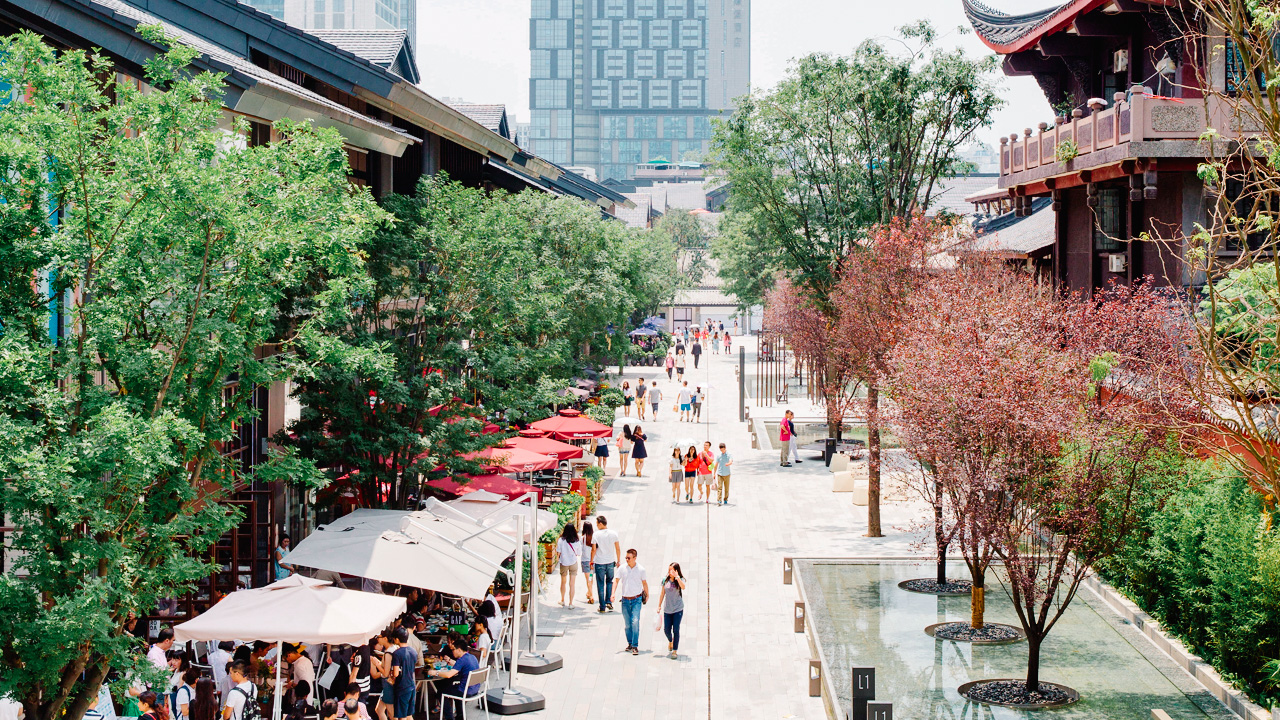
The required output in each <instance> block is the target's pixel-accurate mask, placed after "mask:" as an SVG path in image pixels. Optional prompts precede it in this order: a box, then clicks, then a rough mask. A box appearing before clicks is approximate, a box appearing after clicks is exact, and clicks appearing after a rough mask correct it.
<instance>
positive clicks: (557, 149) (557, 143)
mask: <svg viewBox="0 0 1280 720" xmlns="http://www.w3.org/2000/svg"><path fill="white" fill-rule="evenodd" d="M536 147H537V148H538V149H537V154H538V155H541V156H542V157H544V158H546V159H547V160H550V161H551V162H553V163H567V162H569V141H568V140H539V141H538V142H537V145H536Z"/></svg>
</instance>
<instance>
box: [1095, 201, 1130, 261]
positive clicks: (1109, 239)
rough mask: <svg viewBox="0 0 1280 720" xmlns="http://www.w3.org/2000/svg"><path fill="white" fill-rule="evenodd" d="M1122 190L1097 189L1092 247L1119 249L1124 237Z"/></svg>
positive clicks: (1096, 248)
mask: <svg viewBox="0 0 1280 720" xmlns="http://www.w3.org/2000/svg"><path fill="white" fill-rule="evenodd" d="M1123 193H1124V190H1123V189H1122V188H1118V187H1104V188H1099V189H1098V207H1097V208H1096V209H1095V210H1094V218H1095V222H1094V224H1093V247H1094V249H1095V250H1108V251H1114V250H1119V249H1120V248H1121V246H1120V240H1122V239H1123V238H1124V223H1123V222H1122V214H1123V213H1122V212H1121V210H1122V209H1123V208H1124V199H1123V195H1122V194H1123Z"/></svg>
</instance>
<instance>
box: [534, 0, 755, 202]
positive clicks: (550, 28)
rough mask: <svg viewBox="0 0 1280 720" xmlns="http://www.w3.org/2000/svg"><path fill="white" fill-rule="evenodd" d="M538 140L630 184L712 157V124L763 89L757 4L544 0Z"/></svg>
mask: <svg viewBox="0 0 1280 720" xmlns="http://www.w3.org/2000/svg"><path fill="white" fill-rule="evenodd" d="M532 10H533V12H532V18H531V20H530V27H529V47H530V50H531V53H532V69H533V70H532V73H531V74H532V77H531V78H530V79H529V106H530V108H531V110H532V118H531V120H532V122H531V125H532V128H531V138H530V142H531V144H532V150H533V152H534V153H536V154H538V155H540V156H542V157H545V158H547V159H548V160H551V161H552V162H556V163H560V164H564V165H573V166H587V167H594V168H595V169H596V171H597V173H598V175H599V177H600V178H601V179H605V178H617V179H624V178H627V177H629V176H630V175H631V174H632V173H633V172H634V169H635V165H636V164H637V163H641V162H648V161H650V160H655V159H663V160H669V161H680V160H696V159H701V158H703V157H704V156H705V153H706V152H707V150H708V148H709V141H710V138H711V122H710V121H711V118H713V117H717V116H722V115H723V114H726V112H727V111H730V110H732V108H733V101H734V99H735V98H737V97H740V96H742V95H745V94H746V93H747V90H748V88H749V87H750V81H751V61H750V58H751V0H532Z"/></svg>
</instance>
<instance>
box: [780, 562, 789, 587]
mask: <svg viewBox="0 0 1280 720" xmlns="http://www.w3.org/2000/svg"><path fill="white" fill-rule="evenodd" d="M782 584H783V585H790V584H791V558H782Z"/></svg>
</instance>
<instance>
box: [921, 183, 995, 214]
mask: <svg viewBox="0 0 1280 720" xmlns="http://www.w3.org/2000/svg"><path fill="white" fill-rule="evenodd" d="M998 179H999V176H997V175H986V174H978V173H974V174H972V175H961V176H959V177H953V178H943V179H941V180H939V181H938V187H937V188H934V192H933V197H931V198H930V199H929V212H930V213H931V214H936V213H939V212H942V211H943V210H945V211H947V212H949V213H952V214H954V215H960V216H962V217H963V216H965V215H971V214H973V204H972V203H971V202H969V201H968V200H966V199H965V198H967V197H969V196H970V195H973V194H975V193H978V192H981V191H982V190H985V189H987V188H989V187H991V185H992V184H994V183H995V182H996V181H997V180H998Z"/></svg>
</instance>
